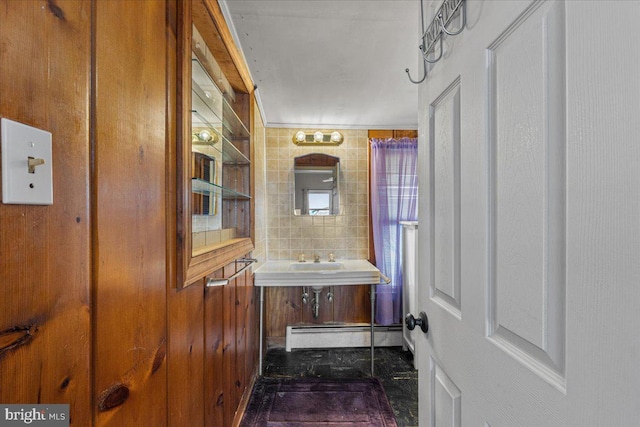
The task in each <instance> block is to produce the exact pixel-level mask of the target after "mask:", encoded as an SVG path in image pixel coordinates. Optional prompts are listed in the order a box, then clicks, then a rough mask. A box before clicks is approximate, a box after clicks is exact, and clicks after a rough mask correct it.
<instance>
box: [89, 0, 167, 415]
mask: <svg viewBox="0 0 640 427" xmlns="http://www.w3.org/2000/svg"><path fill="white" fill-rule="evenodd" d="M94 5H95V6H94V7H95V12H94V24H93V30H94V36H93V37H94V40H95V46H94V50H95V52H94V64H95V66H94V70H95V72H94V74H93V82H94V84H93V91H94V108H93V120H92V122H93V126H92V128H93V142H92V144H93V153H94V155H93V161H94V171H93V174H92V204H91V205H92V211H93V215H92V216H93V221H94V227H93V236H92V240H93V266H94V268H93V273H94V280H93V282H94V289H93V301H94V304H95V310H94V312H93V333H94V335H93V372H94V392H95V394H96V398H97V405H98V412H97V415H96V425H107V424H110V425H127V423H131V421H132V420H136V419H138V420H144V422H145V423H148V424H150V425H154V424H155V425H160V424H162V423H164V422H165V419H166V414H165V413H163V412H162V411H158V410H157V408H159V407H162V405H164V404H165V403H166V396H167V378H166V373H167V371H166V363H164V355H165V354H166V330H167V320H166V317H167V304H166V288H165V286H166V267H165V264H166V247H165V244H166V236H165V230H166V228H165V227H166V224H167V222H166V217H165V209H166V201H165V185H166V184H165V134H166V131H165V124H166V83H165V79H166V72H158V71H159V70H166V69H167V65H166V57H167V54H166V49H167V45H166V18H165V17H166V10H165V6H164V3H163V2H155V3H154V2H128V3H127V5H126V7H123V5H122V3H120V2H112V1H110V2H103V1H98V2H95V4H94ZM123 29H126V31H125V30H123ZM115 387H118V388H117V389H115ZM125 389H126V390H128V398H127V399H126V400H125V401H123V402H122V405H120V406H118V407H117V408H115V409H112V410H107V409H111V408H110V406H111V404H110V403H107V402H112V401H113V399H114V398H115V396H116V394H117V395H118V396H120V397H122V396H124V394H126V392H124V391H123V390H125ZM117 403H120V400H118V402H117Z"/></svg>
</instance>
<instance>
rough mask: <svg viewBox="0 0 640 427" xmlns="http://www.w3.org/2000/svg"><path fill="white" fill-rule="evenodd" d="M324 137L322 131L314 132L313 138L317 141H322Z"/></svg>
mask: <svg viewBox="0 0 640 427" xmlns="http://www.w3.org/2000/svg"><path fill="white" fill-rule="evenodd" d="M323 139H324V134H323V133H322V132H320V131H318V132H316V133H314V134H313V140H314V141H315V142H322V140H323Z"/></svg>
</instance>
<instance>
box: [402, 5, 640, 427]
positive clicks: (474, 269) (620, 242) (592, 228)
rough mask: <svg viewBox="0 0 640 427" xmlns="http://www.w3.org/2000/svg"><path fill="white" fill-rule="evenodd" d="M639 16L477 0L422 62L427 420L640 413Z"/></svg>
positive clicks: (521, 421)
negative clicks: (433, 55)
mask: <svg viewBox="0 0 640 427" xmlns="http://www.w3.org/2000/svg"><path fill="white" fill-rule="evenodd" d="M440 3H441V2H433V6H432V7H431V8H430V9H429V8H428V11H427V14H426V19H425V22H431V19H430V18H431V17H432V16H433V14H434V11H435V10H437V8H438V7H439V6H440ZM429 15H431V16H429ZM638 17H640V2H628V1H597V0H593V1H589V2H573V1H572V2H564V1H504V0H497V1H490V0H487V1H483V2H476V1H469V2H467V25H466V27H465V29H464V30H463V32H462V33H461V34H460V35H458V36H455V37H452V36H448V37H446V38H445V41H444V54H443V57H442V59H441V60H440V61H439V62H437V63H436V64H434V65H432V66H430V67H429V75H428V77H427V80H426V82H425V83H423V84H422V85H421V86H420V89H419V91H420V95H419V96H420V97H419V99H420V108H419V110H420V123H419V138H420V150H419V154H418V156H419V164H420V168H419V174H420V186H419V189H420V190H419V191H420V197H419V212H420V213H419V222H420V226H419V228H418V233H419V237H418V242H419V243H418V253H420V258H421V262H419V263H418V270H419V271H418V277H419V281H418V285H419V286H418V302H417V306H416V311H418V312H420V311H425V312H426V313H427V314H428V316H429V332H428V334H426V335H425V334H422V333H418V334H416V335H415V337H416V342H415V344H416V354H419V355H420V358H419V359H418V360H417V362H418V368H419V371H418V375H419V401H420V413H419V416H420V425H421V426H423V427H424V426H434V425H437V426H439V425H447V426H451V425H464V426H466V425H487V426H493V427H496V426H510V425H532V426H534V425H544V426H564V425H607V426H626V425H634V424H637V420H638V419H640V408H639V407H638V406H637V405H636V404H635V403H634V397H632V396H637V395H638V394H640V371H639V370H638V369H637V360H636V359H637V354H638V353H639V352H640V336H638V334H637V333H635V330H634V329H635V328H634V325H637V324H639V323H640V314H639V313H640V311H639V310H637V306H638V304H639V303H640V287H639V286H637V283H638V282H640V263H639V262H638V260H637V254H638V253H640V223H639V222H638V218H640V198H639V197H637V195H638V194H640V162H639V161H638V159H640V148H639V147H640V146H639V145H638V144H637V135H638V134H639V133H640V124H639V121H638V120H637V117H638V116H639V115H640V95H639V94H640V82H639V80H638V79H637V75H638V74H639V73H640V52H639V51H638V49H637V48H636V47H634V46H635V44H637V40H638V37H637V34H636V33H635V32H634V31H635V30H634V27H635V25H636V24H635V22H636V20H637V19H638ZM605 22H615V23H616V24H615V26H613V27H611V26H607V28H608V30H607V32H606V37H605V36H604V34H605V33H604V32H602V31H601V29H602V28H603V23H605ZM417 314H418V313H414V315H417ZM636 399H637V397H636Z"/></svg>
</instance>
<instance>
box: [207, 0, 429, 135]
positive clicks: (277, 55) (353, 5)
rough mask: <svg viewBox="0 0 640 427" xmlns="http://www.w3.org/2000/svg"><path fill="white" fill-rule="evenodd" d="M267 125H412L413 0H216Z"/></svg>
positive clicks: (414, 124) (416, 72)
mask: <svg viewBox="0 0 640 427" xmlns="http://www.w3.org/2000/svg"><path fill="white" fill-rule="evenodd" d="M219 3H220V6H221V8H222V10H223V13H224V14H225V17H226V19H227V21H228V24H229V27H230V29H231V32H232V33H233V35H234V37H235V38H236V43H237V44H238V45H239V46H240V48H241V50H242V52H243V54H244V56H245V59H246V61H247V65H248V66H249V71H250V73H251V76H252V78H253V81H254V83H255V84H256V85H257V87H258V89H257V91H256V93H257V98H258V103H259V106H260V109H261V111H262V115H263V119H264V120H265V125H266V126H267V127H294V128H307V127H311V128H334V129H417V127H418V86H417V85H414V84H413V83H411V82H410V81H409V79H408V77H407V74H406V73H405V71H404V70H405V68H409V69H410V70H411V75H412V77H413V78H414V79H415V78H417V77H418V76H419V75H420V74H421V71H422V69H421V68H420V69H419V68H418V58H419V56H418V55H419V51H418V44H419V9H420V3H419V1H418V0H219Z"/></svg>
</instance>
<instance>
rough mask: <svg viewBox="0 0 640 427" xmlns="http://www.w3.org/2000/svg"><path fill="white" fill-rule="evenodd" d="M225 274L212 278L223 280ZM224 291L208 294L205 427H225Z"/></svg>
mask: <svg viewBox="0 0 640 427" xmlns="http://www.w3.org/2000/svg"><path fill="white" fill-rule="evenodd" d="M222 273H223V271H222V270H219V271H217V272H216V273H215V274H213V275H211V276H212V277H222ZM223 307H224V288H223V287H222V286H219V287H214V288H207V289H206V291H205V321H204V325H205V326H204V333H205V349H206V350H205V352H206V353H205V367H204V374H205V381H204V383H205V386H204V387H205V391H204V408H205V425H207V426H223V425H224V390H225V387H224V366H223V363H224V362H223V360H224V356H223V348H224V315H223V311H224V310H223Z"/></svg>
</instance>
